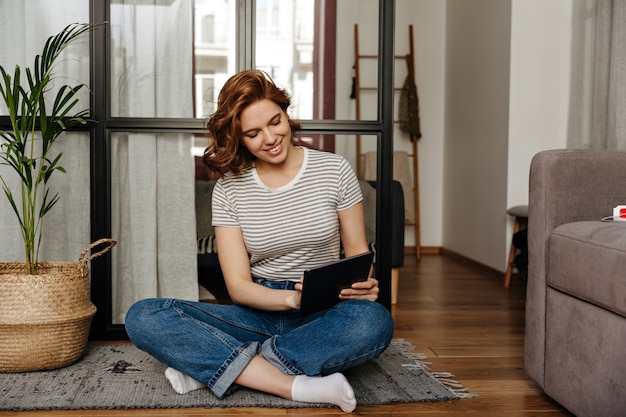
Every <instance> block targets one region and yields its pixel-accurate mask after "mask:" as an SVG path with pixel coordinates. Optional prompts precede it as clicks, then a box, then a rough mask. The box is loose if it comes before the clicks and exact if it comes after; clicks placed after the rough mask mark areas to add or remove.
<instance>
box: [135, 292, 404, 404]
mask: <svg viewBox="0 0 626 417" xmlns="http://www.w3.org/2000/svg"><path fill="white" fill-rule="evenodd" d="M259 283H261V284H262V285H265V286H267V287H270V288H272V287H274V288H275V287H277V286H279V287H282V288H288V289H289V288H292V284H291V283H289V282H285V281H284V282H282V283H273V282H271V281H270V282H259ZM126 330H127V332H128V336H129V337H130V339H131V341H132V342H133V343H134V344H135V345H136V346H137V347H138V348H139V349H141V350H144V351H146V352H148V353H150V354H151V355H152V356H154V357H155V358H156V359H158V360H159V361H160V362H162V363H164V364H165V365H167V366H170V367H172V368H174V369H176V370H178V371H180V372H182V373H184V374H186V375H189V376H190V377H192V378H193V379H195V380H196V381H199V382H202V383H205V384H206V385H207V386H208V387H209V388H210V389H211V391H212V392H213V393H214V394H215V395H216V396H217V397H219V398H221V397H223V396H224V395H225V394H228V393H229V392H230V389H231V387H232V388H233V389H235V388H236V386H234V385H233V383H234V381H235V379H236V378H237V377H238V376H239V374H240V373H241V372H242V371H243V369H244V368H245V367H246V366H247V365H248V363H249V362H250V360H251V359H252V358H253V357H254V356H255V355H256V354H258V353H260V354H261V355H263V357H264V358H265V359H267V360H268V361H269V362H270V363H272V364H274V365H275V366H277V367H278V368H279V369H280V370H281V371H282V372H283V373H285V374H290V375H300V374H306V375H327V374H331V373H333V372H340V371H342V370H344V369H347V368H350V367H353V366H356V365H359V364H362V363H364V362H366V361H368V360H370V359H373V358H375V357H377V356H378V355H380V354H381V353H382V352H383V351H384V350H385V348H386V347H387V346H388V345H389V343H390V342H391V338H392V337H393V330H394V325H393V319H392V317H391V314H389V311H387V309H386V308H385V307H383V306H382V305H380V304H379V303H375V302H371V301H362V300H347V301H343V302H341V303H339V304H337V306H335V307H334V308H332V309H329V310H325V311H322V312H319V313H315V314H310V315H302V314H300V313H299V311H297V310H292V311H286V312H270V311H262V310H256V309H252V308H248V307H244V306H239V305H221V304H208V303H201V302H192V301H184V300H175V299H146V300H141V301H138V302H137V303H135V304H134V305H133V306H131V308H130V309H129V311H128V313H127V315H126Z"/></svg>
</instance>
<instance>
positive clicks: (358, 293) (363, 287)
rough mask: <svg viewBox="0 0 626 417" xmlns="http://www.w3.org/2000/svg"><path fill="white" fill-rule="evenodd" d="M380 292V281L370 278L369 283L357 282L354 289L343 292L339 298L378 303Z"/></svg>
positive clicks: (353, 285)
mask: <svg viewBox="0 0 626 417" xmlns="http://www.w3.org/2000/svg"><path fill="white" fill-rule="evenodd" d="M379 292H380V289H379V288H378V280H377V279H376V278H372V277H370V278H368V279H367V281H362V282H356V283H354V284H352V287H350V288H345V289H343V290H341V293H340V294H339V298H340V299H341V300H369V301H376V300H377V299H378V293H379Z"/></svg>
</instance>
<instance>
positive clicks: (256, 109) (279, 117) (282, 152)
mask: <svg viewBox="0 0 626 417" xmlns="http://www.w3.org/2000/svg"><path fill="white" fill-rule="evenodd" d="M240 123H241V131H242V139H241V143H242V144H243V145H244V146H245V147H246V148H247V149H248V150H249V151H250V153H251V154H252V155H254V156H255V158H256V161H255V165H256V166H257V168H259V166H263V165H265V164H269V165H270V166H276V165H281V164H284V163H285V161H286V160H287V159H288V156H289V151H290V150H291V149H292V148H293V145H292V143H291V125H290V124H289V117H288V116H287V114H286V113H285V112H284V111H283V110H282V109H281V108H280V107H279V106H278V104H276V103H275V102H273V101H272V100H268V99H262V100H259V101H255V102H254V103H252V104H250V105H249V106H247V107H246V108H245V109H244V110H243V111H242V112H241V116H240Z"/></svg>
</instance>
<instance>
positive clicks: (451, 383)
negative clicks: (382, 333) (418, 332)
mask: <svg viewBox="0 0 626 417" xmlns="http://www.w3.org/2000/svg"><path fill="white" fill-rule="evenodd" d="M392 343H393V344H394V346H395V347H397V348H398V349H399V350H401V351H402V353H404V354H405V355H406V356H407V357H408V358H409V359H413V360H415V363H403V364H402V366H403V367H405V368H419V369H422V370H424V371H426V372H428V373H429V374H430V375H432V376H433V377H434V378H435V379H437V380H438V381H439V382H441V383H442V384H443V385H444V386H445V387H446V388H447V389H448V390H450V391H451V392H452V393H454V394H455V395H456V396H457V397H458V398H474V397H477V396H478V394H473V393H470V392H468V390H467V388H465V387H464V386H463V384H461V383H460V382H459V381H457V380H456V379H452V378H454V374H452V373H450V372H433V371H432V370H431V368H430V366H429V365H432V362H426V361H425V359H426V358H428V356H426V355H424V354H423V353H417V352H415V351H414V350H415V346H414V345H413V344H412V343H410V342H407V341H406V340H404V339H393V341H392Z"/></svg>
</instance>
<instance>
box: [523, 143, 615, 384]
mask: <svg viewBox="0 0 626 417" xmlns="http://www.w3.org/2000/svg"><path fill="white" fill-rule="evenodd" d="M528 201H529V203H528V250H529V254H528V256H529V259H528V262H529V264H528V284H527V285H528V288H527V292H526V339H525V367H526V371H527V373H528V375H529V376H530V377H531V378H532V379H533V380H535V381H536V382H537V383H538V384H539V385H540V386H541V387H543V386H544V354H545V333H546V328H545V313H546V308H545V306H546V292H547V274H548V270H547V267H548V252H547V250H548V239H549V236H550V234H551V232H552V230H553V229H554V228H556V227H557V226H559V225H561V224H566V223H571V222H576V221H584V220H600V219H601V218H602V217H605V216H609V215H611V214H612V213H613V207H615V206H616V205H618V204H626V151H616V150H549V151H543V152H540V153H538V154H537V155H535V156H534V158H533V160H532V162H531V166H530V183H529V200H528Z"/></svg>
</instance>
